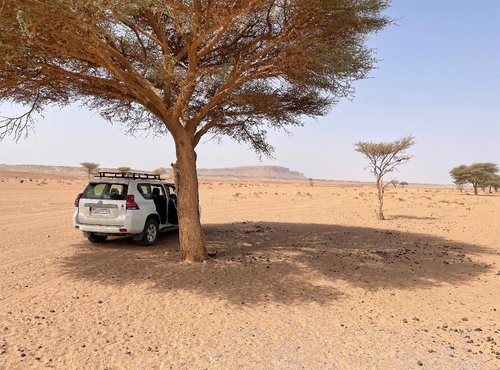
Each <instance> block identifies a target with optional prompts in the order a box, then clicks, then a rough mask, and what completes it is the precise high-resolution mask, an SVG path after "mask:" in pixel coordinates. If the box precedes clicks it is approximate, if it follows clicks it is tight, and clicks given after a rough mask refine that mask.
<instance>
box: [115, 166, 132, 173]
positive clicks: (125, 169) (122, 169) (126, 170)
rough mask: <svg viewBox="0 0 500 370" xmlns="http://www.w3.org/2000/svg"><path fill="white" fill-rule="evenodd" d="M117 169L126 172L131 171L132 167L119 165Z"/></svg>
mask: <svg viewBox="0 0 500 370" xmlns="http://www.w3.org/2000/svg"><path fill="white" fill-rule="evenodd" d="M117 170H118V171H119V172H122V173H125V172H130V170H132V169H131V168H130V167H118V168H117Z"/></svg>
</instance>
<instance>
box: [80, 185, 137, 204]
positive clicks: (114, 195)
mask: <svg viewBox="0 0 500 370" xmlns="http://www.w3.org/2000/svg"><path fill="white" fill-rule="evenodd" d="M127 190H128V185H126V184H110V183H91V184H88V185H87V187H86V188H85V190H84V192H83V195H82V198H88V199H112V200H125V199H127Z"/></svg>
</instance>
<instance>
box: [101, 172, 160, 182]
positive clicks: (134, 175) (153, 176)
mask: <svg viewBox="0 0 500 370" xmlns="http://www.w3.org/2000/svg"><path fill="white" fill-rule="evenodd" d="M103 177H106V178H112V179H116V178H120V179H122V178H123V179H152V180H163V179H162V178H161V175H156V174H153V173H141V172H110V171H103V172H101V171H99V178H103Z"/></svg>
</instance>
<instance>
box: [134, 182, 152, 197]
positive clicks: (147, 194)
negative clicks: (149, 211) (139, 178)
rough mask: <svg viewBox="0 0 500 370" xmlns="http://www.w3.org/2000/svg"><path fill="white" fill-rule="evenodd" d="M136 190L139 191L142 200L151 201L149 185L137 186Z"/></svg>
mask: <svg viewBox="0 0 500 370" xmlns="http://www.w3.org/2000/svg"><path fill="white" fill-rule="evenodd" d="M137 190H139V193H141V195H142V196H143V198H144V199H151V198H152V197H153V196H152V194H151V187H150V186H149V184H137Z"/></svg>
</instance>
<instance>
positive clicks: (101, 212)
mask: <svg viewBox="0 0 500 370" xmlns="http://www.w3.org/2000/svg"><path fill="white" fill-rule="evenodd" d="M90 214H91V215H109V208H100V207H92V208H90Z"/></svg>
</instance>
